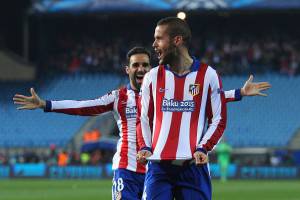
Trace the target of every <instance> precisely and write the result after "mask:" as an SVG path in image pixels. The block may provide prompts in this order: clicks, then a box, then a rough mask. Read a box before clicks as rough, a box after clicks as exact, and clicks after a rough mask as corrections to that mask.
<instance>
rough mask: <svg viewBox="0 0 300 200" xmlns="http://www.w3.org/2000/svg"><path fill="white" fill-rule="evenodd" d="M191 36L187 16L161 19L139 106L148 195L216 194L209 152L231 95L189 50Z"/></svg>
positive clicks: (192, 196)
mask: <svg viewBox="0 0 300 200" xmlns="http://www.w3.org/2000/svg"><path fill="white" fill-rule="evenodd" d="M190 41H191V30H190V28H189V26H188V24H187V23H186V22H185V21H184V20H181V19H179V18H175V17H168V18H164V19H162V20H160V21H159V22H158V23H157V26H156V28H155V33H154V42H153V47H154V49H155V51H156V53H157V54H158V59H159V66H158V67H155V68H153V69H151V70H150V72H149V73H147V74H146V75H145V77H144V81H143V85H142V88H141V99H140V106H139V109H138V113H139V114H138V115H139V116H140V117H138V126H137V135H138V137H137V139H138V144H139V147H140V151H139V152H138V155H137V159H138V160H139V161H140V162H141V163H145V162H146V161H147V160H149V161H150V162H149V163H148V171H147V173H146V178H145V189H144V194H143V198H144V199H164V200H168V199H169V200H171V199H174V197H175V199H193V200H197V199H199V200H209V199H211V182H210V176H209V169H208V166H207V162H208V158H207V153H208V152H209V151H211V150H212V149H213V148H214V146H215V145H216V144H217V143H218V141H219V139H220V138H221V136H222V134H223V132H224V130H225V127H226V99H225V95H224V92H222V91H223V89H222V82H221V79H220V78H219V76H218V74H217V73H216V71H215V70H214V69H213V68H212V67H210V66H208V65H206V64H204V63H200V62H199V60H197V59H196V58H194V57H191V56H190V55H189V51H188V47H189V43H190ZM252 78H253V77H250V79H249V80H248V82H251V81H252ZM261 87H262V88H263V89H268V88H269V87H270V85H269V84H268V83H263V84H262V85H261ZM242 93H244V94H245V90H242ZM259 93H260V92H259ZM225 94H226V93H225ZM256 94H258V93H256ZM258 95H263V94H261V93H260V94H258ZM206 121H208V129H206V127H205V123H206Z"/></svg>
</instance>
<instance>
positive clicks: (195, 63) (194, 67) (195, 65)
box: [164, 56, 200, 77]
mask: <svg viewBox="0 0 300 200" xmlns="http://www.w3.org/2000/svg"><path fill="white" fill-rule="evenodd" d="M192 58H193V63H192V65H191V70H190V72H189V73H191V72H195V71H198V70H199V67H200V61H199V60H197V59H196V58H195V57H194V56H192ZM164 68H165V69H166V70H169V71H170V72H172V73H173V74H174V75H175V76H177V77H184V76H186V75H188V74H189V73H187V74H184V75H178V74H176V73H174V72H173V71H171V70H170V67H169V66H168V65H164Z"/></svg>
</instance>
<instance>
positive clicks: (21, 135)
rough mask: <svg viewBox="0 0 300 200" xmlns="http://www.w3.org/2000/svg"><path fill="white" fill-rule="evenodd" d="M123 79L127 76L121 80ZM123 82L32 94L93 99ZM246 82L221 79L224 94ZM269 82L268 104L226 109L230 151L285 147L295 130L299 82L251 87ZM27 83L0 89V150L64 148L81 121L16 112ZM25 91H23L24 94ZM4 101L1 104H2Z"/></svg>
mask: <svg viewBox="0 0 300 200" xmlns="http://www.w3.org/2000/svg"><path fill="white" fill-rule="evenodd" d="M124 78H126V76H124ZM124 78H122V77H120V76H118V75H108V74H106V75H100V74H82V75H75V76H74V75H65V76H61V77H59V78H55V79H52V80H48V81H46V84H44V85H42V86H40V87H38V88H37V92H39V94H40V96H41V97H43V98H46V99H56V100H58V99H78V100H80V99H92V98H96V97H98V96H100V95H103V94H105V93H106V92H108V91H110V90H112V89H114V88H116V87H118V86H119V85H120V84H121V83H122V82H123V83H124V82H125V81H124ZM246 79H247V77H245V76H225V77H224V78H223V84H224V87H225V88H226V89H231V88H237V87H241V84H242V83H243V82H244V81H245V80H246ZM262 80H264V81H269V82H270V83H271V84H272V85H273V88H276V89H272V90H271V91H270V92H269V97H268V98H263V97H261V98H244V99H243V100H242V101H241V102H238V103H230V105H228V127H227V129H226V137H227V138H228V141H229V142H230V143H231V144H232V145H233V146H234V147H285V146H286V145H287V144H288V142H289V140H290V139H291V138H292V136H293V135H294V134H295V132H296V130H297V128H298V127H299V124H300V117H299V116H300V115H299V113H300V107H299V106H296V105H297V103H298V102H300V94H299V93H298V92H296V91H300V77H299V76H297V77H293V78H290V77H287V76H281V75H278V74H266V75H260V76H258V77H255V81H262ZM31 86H32V83H25V84H24V83H14V84H1V85H0V88H1V91H3V93H2V94H3V95H2V99H1V104H3V105H4V109H5V112H4V113H5V114H3V113H2V114H1V115H0V121H1V123H2V124H3V126H1V131H0V138H1V140H0V146H4V147H17V146H26V147H48V146H49V144H51V143H53V144H56V145H57V146H64V145H65V144H66V143H67V142H68V141H69V140H70V139H71V138H72V137H73V136H74V133H76V132H77V131H78V130H79V129H80V127H81V126H82V125H83V123H84V122H85V121H86V120H87V119H88V118H86V117H77V116H66V115H63V114H52V113H49V114H45V113H43V112H42V111H23V112H20V111H17V110H16V106H15V105H13V104H12V99H11V98H12V96H13V94H14V93H15V92H20V93H28V90H27V89H29V88H30V87H31ZM25 89H26V91H25ZM293 91H294V92H293ZM3 97H5V98H3Z"/></svg>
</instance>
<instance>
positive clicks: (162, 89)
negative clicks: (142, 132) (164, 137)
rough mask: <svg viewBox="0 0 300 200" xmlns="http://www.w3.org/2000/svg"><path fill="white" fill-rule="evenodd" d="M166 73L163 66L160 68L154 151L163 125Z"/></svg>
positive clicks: (157, 85) (157, 83)
mask: <svg viewBox="0 0 300 200" xmlns="http://www.w3.org/2000/svg"><path fill="white" fill-rule="evenodd" d="M165 76H166V72H165V69H164V67H163V66H162V65H160V66H159V68H158V72H157V81H156V91H155V92H156V105H155V108H156V109H155V112H156V120H155V127H154V135H153V143H152V149H155V147H156V143H157V140H158V136H159V132H160V129H161V123H162V117H163V115H162V113H163V112H162V111H161V106H162V101H163V98H164V96H165V89H166V88H165V78H166V77H165Z"/></svg>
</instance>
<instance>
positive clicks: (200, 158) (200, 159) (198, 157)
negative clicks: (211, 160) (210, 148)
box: [194, 151, 208, 165]
mask: <svg viewBox="0 0 300 200" xmlns="http://www.w3.org/2000/svg"><path fill="white" fill-rule="evenodd" d="M194 158H195V162H196V165H203V164H206V163H207V162H208V156H207V155H206V154H205V153H203V152H201V151H196V152H195V153H194Z"/></svg>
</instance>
